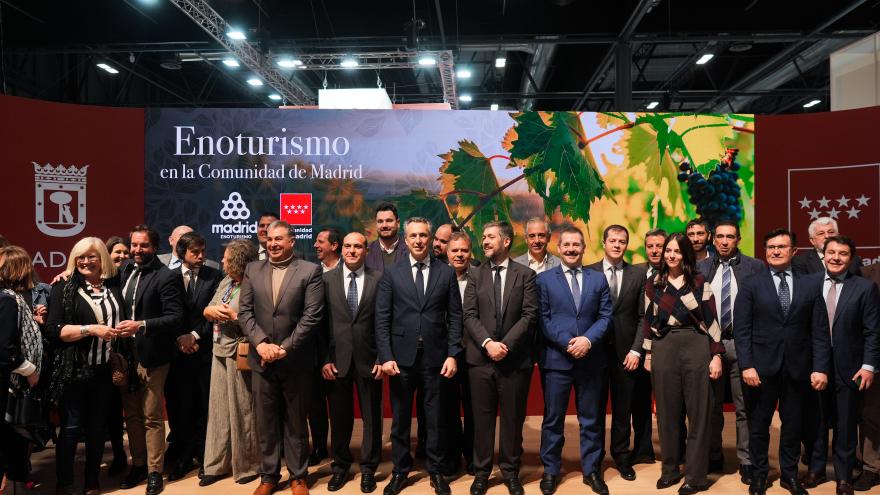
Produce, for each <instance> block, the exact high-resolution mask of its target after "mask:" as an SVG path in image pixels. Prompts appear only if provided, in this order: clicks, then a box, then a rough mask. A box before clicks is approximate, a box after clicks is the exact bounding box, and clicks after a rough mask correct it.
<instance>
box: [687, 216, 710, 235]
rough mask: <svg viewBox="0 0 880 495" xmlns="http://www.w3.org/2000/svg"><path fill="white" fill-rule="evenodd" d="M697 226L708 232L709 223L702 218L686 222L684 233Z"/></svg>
mask: <svg viewBox="0 0 880 495" xmlns="http://www.w3.org/2000/svg"><path fill="white" fill-rule="evenodd" d="M697 225H702V226H703V228H704V229H706V232H709V222H707V221H706V220H704V219H702V218H692V219H690V220H688V223H687V225H685V226H684V231H685V232H687V230H688V229H689V228H691V227H694V226H697Z"/></svg>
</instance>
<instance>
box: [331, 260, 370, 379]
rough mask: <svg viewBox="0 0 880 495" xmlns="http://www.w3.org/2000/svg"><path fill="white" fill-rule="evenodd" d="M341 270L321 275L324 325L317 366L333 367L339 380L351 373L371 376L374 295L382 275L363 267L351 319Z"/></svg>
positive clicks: (365, 376) (366, 376)
mask: <svg viewBox="0 0 880 495" xmlns="http://www.w3.org/2000/svg"><path fill="white" fill-rule="evenodd" d="M343 275H344V271H343V270H342V268H341V267H340V268H337V269H335V270H330V271H328V272H326V273H324V275H323V277H324V305H325V306H324V307H325V311H324V321H323V325H322V328H321V334H320V336H321V338H320V339H319V343H320V346H321V363H320V364H321V365H322V366H323V365H324V364H327V363H333V364H334V365H335V366H336V370H337V371H338V372H339V377H345V376H348V373H349V371H350V370H351V369H352V366H351V365H352V364H354V366H353V369H354V370H355V371H356V372H357V374H358V375H360V376H362V377H364V378H368V377H370V376H372V374H373V373H372V372H373V366H374V365H376V364H379V363H377V359H376V354H377V352H376V332H375V327H374V325H375V321H376V291H377V289H378V286H379V280H380V279H381V278H382V273H381V272H377V271H375V270H372V269H370V268H368V267H366V266H365V267H364V276H363V277H362V278H361V279H360V280H358V283H361V284H364V286H363V293H362V295H361V300H360V302H359V303H358V308H357V312H356V313H355V315H354V317H352V315H351V310H349V309H348V300H347V299H346V294H345V289H344V288H345V284H344V280H343Z"/></svg>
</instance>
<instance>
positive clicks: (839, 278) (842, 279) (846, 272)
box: [825, 270, 849, 284]
mask: <svg viewBox="0 0 880 495" xmlns="http://www.w3.org/2000/svg"><path fill="white" fill-rule="evenodd" d="M848 275H849V270H844V271H843V274H842V275H838V276H836V277H832V276H831V274H830V273H828V270H825V281H826V282H827V281H829V280H831V279H834V280H836V281H837V283H838V284H842V283H843V282H845V281H846V279H847V276H848Z"/></svg>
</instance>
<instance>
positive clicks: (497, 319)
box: [492, 266, 504, 335]
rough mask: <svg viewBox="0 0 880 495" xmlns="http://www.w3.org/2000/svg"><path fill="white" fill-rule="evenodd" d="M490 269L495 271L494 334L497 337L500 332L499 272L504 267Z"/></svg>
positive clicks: (500, 296)
mask: <svg viewBox="0 0 880 495" xmlns="http://www.w3.org/2000/svg"><path fill="white" fill-rule="evenodd" d="M492 269H493V270H495V283H494V286H495V334H496V335H497V334H498V333H499V331H500V330H501V317H502V313H501V302H502V301H501V298H502V297H503V296H502V294H501V270H503V269H504V267H503V266H495V267H493V268H492Z"/></svg>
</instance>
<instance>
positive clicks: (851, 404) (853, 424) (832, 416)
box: [809, 364, 862, 482]
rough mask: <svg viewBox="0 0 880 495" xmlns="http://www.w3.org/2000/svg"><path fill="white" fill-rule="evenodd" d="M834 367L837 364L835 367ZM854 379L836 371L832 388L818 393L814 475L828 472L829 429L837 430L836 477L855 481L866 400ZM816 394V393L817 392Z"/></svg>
mask: <svg viewBox="0 0 880 495" xmlns="http://www.w3.org/2000/svg"><path fill="white" fill-rule="evenodd" d="M832 367H833V364H832ZM851 378H852V377H851V376H840V375H839V374H838V373H837V371H836V368H835V372H834V374H833V376H832V377H831V379H830V380H829V381H828V388H826V389H825V390H823V391H821V392H818V397H819V399H818V402H819V407H818V408H809V409H813V410H816V411H818V415H817V416H818V417H817V418H816V420H815V422H814V423H813V425H814V426H815V428H816V435H815V441H814V443H813V452H812V455H811V456H810V472H813V473H825V465H826V464H827V463H828V430H829V429H831V430H832V431H833V442H832V444H831V446H832V454H833V455H832V463H833V464H834V477H835V478H836V479H837V480H838V481H849V482H852V473H853V469H854V468H855V463H856V448H857V447H858V430H857V425H858V422H859V418H860V411H861V409H862V400H861V399H862V397H861V394H860V393H859V391H858V387H856V386H855V383H854V382H853V381H852V380H851ZM814 393H816V392H814Z"/></svg>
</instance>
